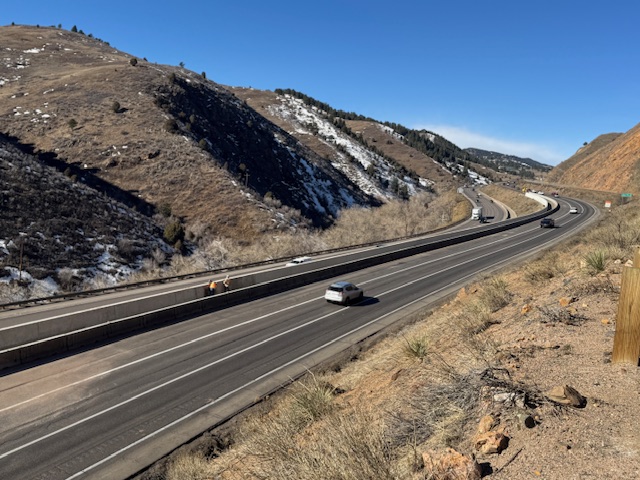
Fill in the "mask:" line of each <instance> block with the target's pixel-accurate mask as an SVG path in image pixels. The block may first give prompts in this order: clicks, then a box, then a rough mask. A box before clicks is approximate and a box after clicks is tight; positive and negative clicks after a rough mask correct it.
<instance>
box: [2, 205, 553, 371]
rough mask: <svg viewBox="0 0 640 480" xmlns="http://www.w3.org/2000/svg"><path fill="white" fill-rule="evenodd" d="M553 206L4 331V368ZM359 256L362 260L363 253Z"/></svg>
mask: <svg viewBox="0 0 640 480" xmlns="http://www.w3.org/2000/svg"><path fill="white" fill-rule="evenodd" d="M554 203H555V205H551V204H547V208H546V209H544V210H541V211H540V212H536V213H534V214H530V215H527V216H523V217H517V218H515V219H510V220H505V221H503V222H499V223H497V224H488V225H486V226H483V227H480V228H475V229H473V230H470V231H468V232H466V233H462V234H460V233H449V234H443V235H440V236H439V237H430V238H429V239H419V240H414V241H413V242H410V243H407V244H405V245H404V246H403V247H402V248H400V249H398V247H397V246H382V247H380V250H377V251H375V252H374V254H373V255H368V256H366V257H364V258H358V259H348V258H347V259H344V258H343V259H341V262H342V263H338V264H335V263H334V262H335V259H331V258H329V259H325V260H319V261H316V262H313V263H310V264H309V265H307V267H306V268H309V270H308V271H304V272H300V269H299V268H298V267H296V271H295V272H294V271H292V270H291V269H279V270H270V271H265V272H255V273H250V274H248V275H244V276H239V277H234V278H233V285H234V289H233V290H231V291H229V292H226V293H221V294H217V295H214V296H205V292H204V288H205V287H204V285H202V286H197V287H190V288H186V289H184V290H180V291H174V292H170V293H165V294H157V295H151V296H147V297H144V298H142V299H138V300H130V301H126V302H121V303H118V304H114V305H108V306H105V307H100V308H95V309H90V310H87V311H84V312H80V313H74V314H69V315H64V316H58V317H53V318H51V319H46V320H43V321H41V322H32V323H29V324H24V325H18V326H15V327H7V328H4V329H2V330H1V335H0V368H7V367H11V366H16V365H20V364H24V363H28V362H31V361H33V360H37V359H41V358H44V357H46V356H50V355H54V354H58V353H63V352H67V351H71V350H75V349H78V348H80V347H86V346H87V345H91V344H95V343H97V342H100V341H105V340H108V339H110V338H114V337H118V336H122V335H127V334H132V333H133V332H139V331H142V330H145V329H150V328H156V327H158V326H161V325H165V324H169V323H173V322H177V321H181V320H185V319H188V318H192V317H193V316H196V315H202V314H205V313H210V312H213V311H216V310H220V309H222V308H227V307H229V306H232V305H237V304H239V303H243V302H246V301H249V300H253V299H257V298H261V297H265V296H268V295H273V294H275V293H279V292H282V291H285V290H288V289H291V288H297V287H300V286H304V285H308V284H310V283H313V282H316V281H319V280H324V279H327V278H332V277H336V276H340V275H343V274H346V273H350V272H353V271H356V270H361V269H364V268H367V267H370V266H373V265H378V264H381V263H386V262H390V261H393V260H397V259H400V258H405V257H408V256H412V255H416V254H419V253H423V252H427V251H430V250H436V249H439V248H443V247H446V246H449V245H454V244H458V243H463V242H466V241H469V240H473V239H476V238H480V237H483V236H486V235H491V234H494V233H498V232H500V231H504V230H508V229H511V228H515V227H517V226H520V225H523V224H525V223H528V222H531V221H534V220H536V219H539V218H542V217H544V216H546V215H548V214H550V213H552V212H554V211H557V210H558V208H559V207H558V204H557V202H554ZM371 245H374V244H371ZM385 250H387V251H385ZM355 255H362V253H358V254H354V256H355Z"/></svg>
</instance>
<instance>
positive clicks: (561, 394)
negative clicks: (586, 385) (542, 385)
mask: <svg viewBox="0 0 640 480" xmlns="http://www.w3.org/2000/svg"><path fill="white" fill-rule="evenodd" d="M545 395H546V397H547V398H548V399H549V400H551V401H552V402H555V403H559V404H560V405H568V406H571V407H575V408H582V407H584V406H585V405H586V404H587V399H586V398H585V397H583V396H582V395H580V393H579V392H578V391H577V390H576V389H575V388H573V387H571V386H569V385H560V386H557V387H554V388H552V389H551V390H549V391H548V392H546V393H545Z"/></svg>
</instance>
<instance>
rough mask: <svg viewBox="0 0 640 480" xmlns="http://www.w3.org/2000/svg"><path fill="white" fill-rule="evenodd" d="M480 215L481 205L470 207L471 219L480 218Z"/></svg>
mask: <svg viewBox="0 0 640 480" xmlns="http://www.w3.org/2000/svg"><path fill="white" fill-rule="evenodd" d="M480 217H482V207H473V208H472V209H471V220H480Z"/></svg>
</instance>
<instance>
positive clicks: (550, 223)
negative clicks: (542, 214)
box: [540, 218, 556, 228]
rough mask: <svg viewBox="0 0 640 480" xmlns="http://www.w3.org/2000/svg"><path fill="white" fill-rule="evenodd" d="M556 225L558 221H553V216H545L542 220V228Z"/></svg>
mask: <svg viewBox="0 0 640 480" xmlns="http://www.w3.org/2000/svg"><path fill="white" fill-rule="evenodd" d="M555 226H556V222H554V221H553V218H543V219H542V220H540V228H553V227H555Z"/></svg>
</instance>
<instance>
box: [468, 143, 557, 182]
mask: <svg viewBox="0 0 640 480" xmlns="http://www.w3.org/2000/svg"><path fill="white" fill-rule="evenodd" d="M464 150H465V152H468V153H469V154H471V155H473V156H474V157H476V158H478V159H479V160H480V161H482V162H483V164H485V165H488V166H489V165H490V166H492V167H493V168H494V169H496V170H499V171H503V172H507V173H512V174H514V175H519V176H521V177H524V178H533V176H534V173H533V172H534V171H535V172H540V173H546V172H549V171H551V169H552V168H553V167H552V166H551V165H547V164H544V163H541V162H538V161H536V160H533V159H531V158H521V157H517V156H515V155H508V154H504V153H498V152H492V151H489V150H482V149H480V148H465V149H464Z"/></svg>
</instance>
